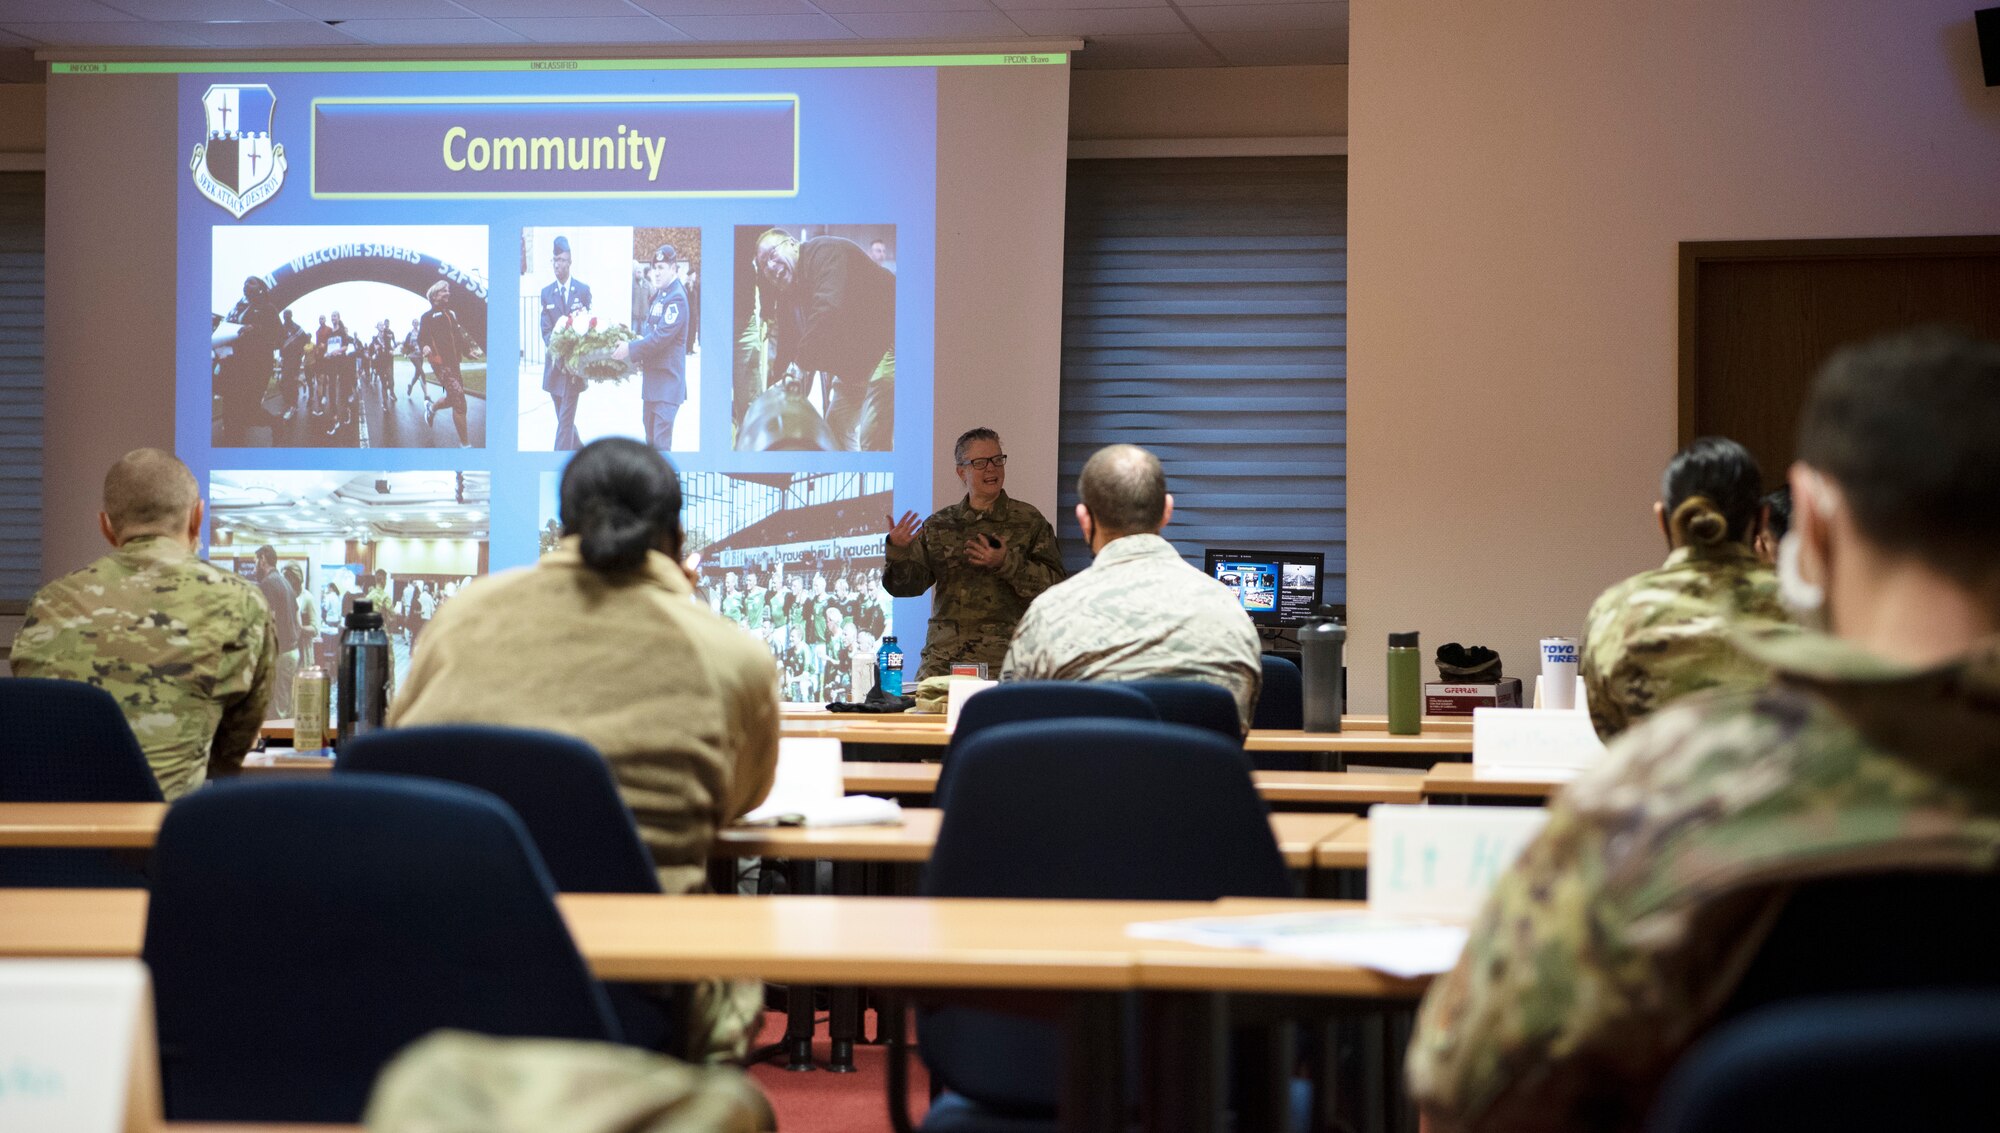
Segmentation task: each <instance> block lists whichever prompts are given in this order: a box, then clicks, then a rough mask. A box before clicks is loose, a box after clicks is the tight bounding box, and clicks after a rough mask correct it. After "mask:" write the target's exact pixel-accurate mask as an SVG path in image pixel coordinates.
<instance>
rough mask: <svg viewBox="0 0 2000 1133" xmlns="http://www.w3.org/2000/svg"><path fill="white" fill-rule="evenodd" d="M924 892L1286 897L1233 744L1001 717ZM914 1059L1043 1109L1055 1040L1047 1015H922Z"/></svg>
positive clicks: (967, 769)
mask: <svg viewBox="0 0 2000 1133" xmlns="http://www.w3.org/2000/svg"><path fill="white" fill-rule="evenodd" d="M952 758H953V759H954V761H955V762H956V763H957V765H958V767H957V774H956V778H955V782H954V783H953V786H952V800H951V806H950V807H948V808H947V809H946V810H945V814H944V822H943V824H942V826H941V827H940V829H939V831H938V841H937V847H936V849H935V850H934V851H933V852H932V854H931V859H930V863H929V864H928V865H927V866H926V867H925V869H924V876H923V886H922V888H923V892H924V894H925V895H927V896H933V897H947V896H949V897H1003V898H1004V897H1073V898H1097V899H1120V898H1126V899H1134V900H1177V899H1180V900H1195V901H1206V900H1213V899H1216V898H1219V897H1289V896H1293V895H1295V890H1294V888H1293V885H1292V879H1291V875H1290V874H1289V873H1288V872H1287V871H1286V868H1285V862H1284V857H1283V855H1281V854H1280V853H1279V851H1278V846H1277V842H1276V840H1275V838H1274V837H1273V836H1272V833H1271V824H1270V817H1269V812H1268V811H1267V809H1266V808H1265V805H1264V801H1263V799H1262V798H1260V797H1259V796H1258V794H1257V789H1256V786H1255V785H1254V784H1253V783H1252V782H1251V780H1250V773H1249V769H1248V767H1247V766H1245V764H1244V762H1243V753H1242V751H1241V749H1240V748H1238V747H1237V745H1236V744H1235V743H1233V742H1231V741H1229V740H1226V739H1223V738H1222V737H1220V736H1216V735H1213V734H1211V733H1209V732H1207V731H1204V730H1201V729H1197V728H1190V727H1185V726H1182V725H1177V724H1162V723H1152V722H1147V721H1135V720H1075V719H1070V720H1060V721H1053V722H1036V723H1023V724H1005V725H1000V726H997V727H994V728H991V729H988V730H986V731H984V732H982V733H980V734H979V735H978V736H975V737H973V738H972V739H970V740H969V741H967V742H966V744H965V746H964V747H963V748H962V749H960V750H959V751H958V752H957V753H956V754H954V755H953V757H952ZM920 1030H921V1035H922V1042H921V1044H920V1048H919V1049H920V1050H921V1051H922V1054H923V1057H924V1061H925V1062H926V1063H928V1064H929V1065H930V1067H931V1068H932V1070H933V1071H934V1072H936V1073H937V1074H938V1075H939V1077H940V1079H941V1080H942V1081H944V1082H945V1083H946V1084H947V1085H949V1086H950V1087H951V1088H952V1089H953V1090H955V1091H957V1092H959V1093H960V1094H963V1095H965V1096H966V1097H969V1098H971V1099H972V1100H974V1101H977V1102H982V1103H985V1104H988V1105H993V1106H999V1107H1003V1108H1012V1109H1028V1110H1039V1111H1044V1112H1048V1111H1052V1110H1053V1107H1054V1105H1055V1099H1056V1094H1057V1083H1058V1081H1059V1073H1058V1067H1059V1065H1060V1064H1059V1062H1058V1051H1059V1050H1060V1047H1061V1044H1060V1040H1059V1038H1058V1037H1057V1035H1056V1034H1055V1032H1054V1030H1053V1029H1052V1028H1050V1027H1048V1026H1047V1025H1046V1024H1039V1023H1033V1022H1027V1021H1023V1020H1018V1019H1011V1018H1007V1017H1004V1016H995V1015H992V1014H989V1013H986V1012H980V1011H973V1010H968V1009H963V1008H948V1009H943V1010H939V1011H933V1012H928V1013H926V1014H925V1015H924V1016H923V1018H922V1020H921V1025H920Z"/></svg>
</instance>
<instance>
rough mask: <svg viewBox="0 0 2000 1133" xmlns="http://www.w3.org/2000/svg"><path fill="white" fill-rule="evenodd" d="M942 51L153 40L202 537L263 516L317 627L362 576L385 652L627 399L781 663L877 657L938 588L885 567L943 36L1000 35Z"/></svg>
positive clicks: (921, 309)
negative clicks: (206, 49)
mask: <svg viewBox="0 0 2000 1133" xmlns="http://www.w3.org/2000/svg"><path fill="white" fill-rule="evenodd" d="M956 58H957V57H932V58H892V57H885V58H882V59H879V60H876V59H849V60H841V61H839V65H837V66H836V65H829V64H828V62H827V61H825V60H818V61H815V60H781V59H709V60H615V61H614V60H579V61H573V62H574V65H559V64H563V61H560V60H558V61H546V60H545V61H534V60H482V61H467V62H464V63H450V62H407V61H404V62H394V63H377V62H366V63H356V62H345V61H342V62H331V61H321V62H301V63H287V64H272V65H269V66H268V67H267V69H265V70H262V71H260V70H259V69H258V65H257V64H255V63H248V62H246V63H243V64H241V65H240V66H239V65H237V64H220V63H215V62H207V61H204V62H200V63H162V64H149V65H148V67H149V68H150V69H151V70H152V71H153V72H155V73H157V72H160V71H166V72H170V73H173V75H174V77H173V82H174V83H175V84H176V86H175V88H174V89H175V90H176V91H177V92H178V99H179V112H178V115H177V121H178V138H177V143H178V144H177V151H178V154H177V166H176V172H175V176H176V177H177V178H178V179H179V182H180V185H181V190H180V196H179V200H178V201H177V204H176V208H177V216H178V225H177V229H176V232H177V238H176V250H177V255H178V265H179V266H178V276H177V279H176V281H175V311H176V320H177V327H178V333H177V339H176V342H175V359H176V363H175V375H176V423H175V430H176V449H177V451H178V453H179V454H180V455H181V456H182V458H183V459H185V460H186V461H187V462H188V464H189V465H190V466H191V467H193V468H194V469H195V471H196V473H197V475H201V476H204V477H206V478H207V481H208V484H209V488H210V491H211V492H212V493H213V498H214V499H215V501H216V503H215V511H214V515H215V524H214V526H213V530H212V532H211V542H210V553H211V555H212V556H214V557H215V558H216V559H217V560H218V561H223V562H228V563H232V564H236V563H248V562H250V561H252V558H253V557H254V555H253V554H252V553H253V552H254V550H255V548H256V547H257V546H261V545H263V544H265V543H268V544H270V545H271V546H272V547H274V548H276V549H277V550H278V551H279V553H280V555H281V557H282V558H283V559H284V560H285V563H286V565H287V566H290V567H293V568H294V569H295V570H296V571H297V573H298V574H299V576H300V578H299V584H298V585H299V587H300V592H301V594H302V595H304V596H305V597H307V598H310V599H311V601H310V602H305V603H302V610H301V618H302V619H303V618H304V617H305V616H306V614H308V613H311V614H312V615H313V616H314V618H315V621H314V623H313V629H312V633H313V635H314V637H315V640H316V641H319V642H321V643H322V644H324V643H326V642H327V641H330V634H331V632H332V630H331V627H332V626H333V625H334V623H335V621H336V620H337V617H338V614H339V613H340V610H341V608H342V607H344V606H345V605H346V604H348V603H349V602H351V600H352V599H353V598H354V597H355V596H356V595H358V594H366V593H369V592H370V591H371V590H372V591H375V592H377V593H379V594H381V595H382V596H384V597H385V599H386V608H387V610H388V612H389V623H390V626H391V628H392V638H393V639H394V640H395V641H396V642H397V643H398V646H397V648H398V649H399V650H400V651H402V653H403V654H406V653H407V650H408V647H409V644H410V642H411V641H413V640H414V639H415V638H416V637H417V636H418V635H419V633H420V631H421V628H422V626H423V625H424V624H426V623H427V622H428V620H429V618H430V617H431V616H433V614H434V612H435V609H436V607H437V605H438V604H439V603H442V602H443V601H445V600H446V599H447V598H448V597H449V596H450V595H451V594H452V593H453V592H455V590H456V589H457V588H458V587H459V586H462V585H463V584H464V580H465V579H468V578H472V577H476V576H478V575H480V574H484V573H486V572H487V571H488V570H502V569H507V568H510V567H518V566H527V565H530V564H532V563H533V562H534V561H535V559H536V556H537V549H538V546H539V547H540V548H541V549H543V550H546V548H547V546H548V545H551V544H552V543H553V541H554V539H555V537H556V529H557V528H559V526H560V525H559V522H556V520H555V510H556V509H555V506H554V484H555V481H556V478H557V477H558V476H559V475H560V472H561V470H562V468H563V466H564V463H565V462H566V461H567V460H568V459H569V457H570V454H571V452H573V451H574V450H576V449H578V448H580V447H582V446H584V445H587V444H589V443H590V442H592V441H594V440H597V439H599V438H603V437H614V436H615V437H630V438H634V439H638V440H642V441H644V442H646V443H648V444H650V445H652V446H653V447H655V448H657V449H659V450H661V451H662V452H665V453H667V454H669V456H670V459H671V460H672V461H673V462H674V464H675V466H676V467H677V469H678V470H679V471H680V473H681V475H682V479H683V482H684V483H685V484H686V485H687V488H686V499H687V505H688V507H687V513H686V524H687V530H688V536H689V550H690V551H699V552H700V553H701V554H702V555H703V556H704V562H705V563H706V564H707V565H706V567H705V571H706V573H705V574H704V582H703V591H704V597H705V598H706V599H707V600H709V601H711V602H712V604H713V605H715V607H716V608H717V609H718V610H725V611H726V612H727V613H728V614H729V616H731V617H732V618H734V619H736V620H738V621H740V622H742V623H743V624H744V626H745V628H746V629H748V630H750V632H753V633H756V634H757V635H758V636H759V638H760V639H761V640H763V641H765V642H766V643H767V644H769V645H770V647H771V649H772V651H773V654H774V656H777V657H778V658H779V659H780V660H781V662H782V664H783V667H784V674H785V681H786V691H787V696H788V697H794V698H796V699H801V700H827V699H833V698H836V697H843V698H845V697H854V696H859V695H862V694H865V693H866V692H867V688H868V684H867V682H865V681H862V682H859V683H860V687H858V688H857V687H856V685H857V677H856V674H857V673H865V674H867V675H869V676H870V677H871V679H872V666H873V654H874V650H875V648H876V646H877V644H878V643H879V641H880V639H881V637H882V636H883V634H884V633H886V632H887V627H888V626H889V625H890V624H891V623H892V621H901V622H902V623H903V624H905V625H906V626H911V627H913V629H912V633H911V638H910V640H906V641H904V642H903V646H904V648H905V650H906V651H908V652H911V653H912V654H914V653H915V652H916V651H917V650H918V649H920V648H921V644H922V643H921V640H920V639H921V636H922V635H921V627H922V626H923V625H924V623H925V614H926V612H927V609H928V602H927V600H925V599H898V600H896V601H895V602H894V603H892V602H891V601H890V599H889V598H888V597H887V596H886V595H885V594H883V592H882V591H881V590H880V587H879V582H880V571H881V555H882V542H883V538H884V535H885V534H886V529H887V526H888V520H887V518H886V517H887V516H888V515H890V514H891V513H898V514H900V512H902V511H905V510H910V509H916V510H919V511H920V512H928V511H929V510H930V504H931V476H932V467H933V458H934V448H935V438H934V437H933V436H932V415H933V410H932V406H933V391H932V375H933V373H934V371H935V362H934V349H935V339H934V335H933V333H932V322H933V315H934V307H935V296H936V291H937V281H936V263H935V258H936V247H937V241H936V209H937V168H936V166H937V131H938V123H937V91H938V68H939V67H940V66H951V65H961V66H962V65H978V66H987V65H996V66H997V65H1002V64H1003V57H1000V56H993V57H990V59H991V62H979V63H972V64H965V63H957V62H954V60H955V59H956ZM976 58H978V59H987V58H989V57H983V56H982V57H976ZM1005 59H1006V60H1012V59H1013V57H1005ZM1023 59H1024V60H1025V59H1026V57H1023ZM1061 61H1062V57H1061V56H1059V55H1058V56H1054V57H1036V58H1035V59H1034V60H1033V62H1037V63H1039V62H1056V63H1060V62H1061ZM104 66H105V67H107V68H112V69H114V70H115V68H116V67H118V66H120V65H119V64H105V65H104ZM78 81H85V80H78ZM246 468H250V469H257V470H258V471H254V472H246V471H242V470H243V469H246ZM409 477H414V478H416V479H415V480H414V481H411V482H410V483H409V484H406V483H405V479H404V478H409ZM892 485H893V488H892ZM413 497H421V498H420V499H419V498H413ZM892 497H894V498H892ZM552 523H554V524H555V526H554V527H552V526H551V524H552ZM246 544H247V545H248V547H249V551H248V552H246V551H245V549H244V548H245V546H246ZM732 575H733V576H734V581H733V582H732V581H731V580H730V579H731V576H732ZM329 594H331V595H332V597H331V598H328V597H327V596H328V595H329ZM793 595H798V596H799V597H797V598H793V597H791V596H793ZM307 605H312V606H316V607H317V608H316V609H315V610H306V609H304V607H305V606H307ZM835 611H837V612H838V616H837V617H836V616H835ZM753 615H754V616H753ZM405 659H406V658H405V657H404V656H402V655H401V654H399V657H398V661H399V663H400V662H401V661H403V660H405Z"/></svg>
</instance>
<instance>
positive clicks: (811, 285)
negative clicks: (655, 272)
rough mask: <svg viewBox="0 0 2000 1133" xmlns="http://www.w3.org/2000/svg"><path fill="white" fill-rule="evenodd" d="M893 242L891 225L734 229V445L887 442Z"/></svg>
mask: <svg viewBox="0 0 2000 1133" xmlns="http://www.w3.org/2000/svg"><path fill="white" fill-rule="evenodd" d="M895 243H896V226H895V225H893V224H774V225H755V224H751V225H738V226H737V229H736V296H735V299H736V317H735V322H734V327H735V333H736V342H735V360H734V361H735V365H734V367H733V369H732V382H731V399H730V407H729V414H730V421H731V423H732V429H733V437H732V445H733V447H735V448H736V449H738V450H741V451H750V452H763V451H770V450H785V449H792V450H817V451H839V452H887V451H889V450H890V449H892V448H893V447H895V431H896V349H895V346H896V272H895V266H896V265H895V254H894V248H895Z"/></svg>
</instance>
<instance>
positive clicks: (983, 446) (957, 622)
mask: <svg viewBox="0 0 2000 1133" xmlns="http://www.w3.org/2000/svg"><path fill="white" fill-rule="evenodd" d="M952 460H953V462H954V463H955V464H956V465H957V466H958V478H959V480H960V481H961V482H963V483H964V484H965V498H964V499H963V500H960V501H959V502H958V503H955V504H953V505H951V506H950V507H947V508H940V509H938V511H937V512H935V513H933V514H932V516H931V517H930V518H929V519H926V520H924V521H923V522H922V523H919V522H917V513H916V512H913V511H912V512H905V513H904V514H903V518H901V519H899V520H896V521H895V526H894V527H892V528H891V529H890V531H889V541H888V545H887V547H886V548H885V549H884V554H885V557H886V558H887V560H888V562H887V566H886V569H884V570H883V572H882V589H884V590H887V591H888V592H889V593H891V594H893V595H895V596H896V597H898V598H915V597H916V596H917V595H919V594H922V593H923V592H924V591H926V590H928V589H930V588H931V587H932V586H933V585H935V586H936V587H937V593H935V594H933V595H931V624H930V631H929V633H928V635H927V636H926V637H925V638H924V656H923V663H922V665H921V666H920V667H919V668H918V669H917V679H918V680H922V679H923V678H925V677H941V676H944V675H946V674H948V673H950V672H951V667H952V665H953V664H954V663H956V662H961V661H965V662H979V663H981V664H984V665H985V666H986V668H987V671H988V673H989V674H992V673H995V672H997V671H998V670H999V668H1000V661H1001V659H1002V658H1003V657H1005V656H1006V655H1007V643H1008V641H1010V640H1011V639H1012V638H1013V636H1014V627H1015V626H1016V625H1017V624H1019V623H1020V621H1021V615H1022V614H1024V613H1026V612H1027V609H1028V603H1030V602H1032V601H1034V600H1035V595H1037V594H1040V593H1041V592H1042V591H1044V590H1047V589H1048V588H1049V587H1051V586H1053V585H1055V584H1056V583H1058V582H1061V581H1062V577H1063V573H1064V572H1063V565H1062V552H1061V551H1060V550H1059V549H1058V548H1057V546H1056V532H1055V528H1053V527H1050V526H1049V521H1048V520H1046V519H1043V518H1042V513H1041V512H1039V511H1036V510H1035V507H1034V505H1033V504H1024V503H1022V502H1021V501H1019V500H1017V499H1013V498H1011V497H1009V496H1008V495H1007V491H1006V486H1007V455H1006V454H1005V453H1003V452H1001V451H1000V434H998V433H996V432H994V431H993V430H991V429H972V430H969V431H968V432H966V433H965V435H964V436H961V437H959V438H958V444H957V445H956V446H954V447H953V449H952ZM905 683H906V684H914V683H915V682H914V681H908V682H905Z"/></svg>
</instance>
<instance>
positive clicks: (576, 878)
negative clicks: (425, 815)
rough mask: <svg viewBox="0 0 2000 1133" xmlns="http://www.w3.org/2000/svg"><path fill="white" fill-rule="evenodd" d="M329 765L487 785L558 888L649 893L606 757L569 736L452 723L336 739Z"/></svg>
mask: <svg viewBox="0 0 2000 1133" xmlns="http://www.w3.org/2000/svg"><path fill="white" fill-rule="evenodd" d="M335 769H336V771H337V773H341V774H345V773H350V772H356V771H371V772H381V773H386V774H392V775H420V776H423V777H424V778H427V779H445V780H449V781H451V782H454V783H463V784H465V785H466V786H468V787H478V788H479V789H481V790H483V791H491V792H492V793H493V794H495V795H498V796H499V797H500V800H501V801H502V802H504V803H506V804H507V805H508V806H510V807H512V808H514V813H515V814H517V815H519V816H520V818H521V822H522V824H523V825H524V826H526V827H527V828H528V835H529V836H530V837H531V838H533V839H534V843H535V849H536V850H537V851H539V852H540V853H541V855H542V863H543V864H544V865H546V866H547V867H548V870H549V876H551V877H553V878H555V882H556V888H557V889H559V890H561V891H562V892H564V893H658V892H659V891H660V879H659V875H658V874H656V873H654V872H653V861H652V857H651V855H649V854H648V853H647V852H646V846H645V843H644V842H642V841H640V839H639V829H638V826H637V825H636V824H635V823H634V822H633V821H632V812H631V810H630V809H629V808H628V807H626V805H625V800H624V799H622V798H620V797H619V794H618V784H617V782H616V781H615V780H614V779H613V778H612V777H611V768H610V765H609V764H607V763H605V762H604V757H603V756H601V755H599V754H598V753H597V749H596V748H594V747H592V746H590V745H589V744H588V743H585V742H584V741H582V740H580V739H577V738H575V737H574V736H564V735H558V734H556V733H554V732H538V731H530V730H527V729H524V728H496V727H488V726H483V725H463V724H452V725H442V726H438V727H430V728H392V729H388V730H385V731H378V732H370V733H368V734H366V735H361V736H356V737H354V738H353V739H351V740H349V741H348V742H347V743H346V744H344V745H342V747H341V749H340V758H339V759H338V760H336V761H335Z"/></svg>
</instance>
